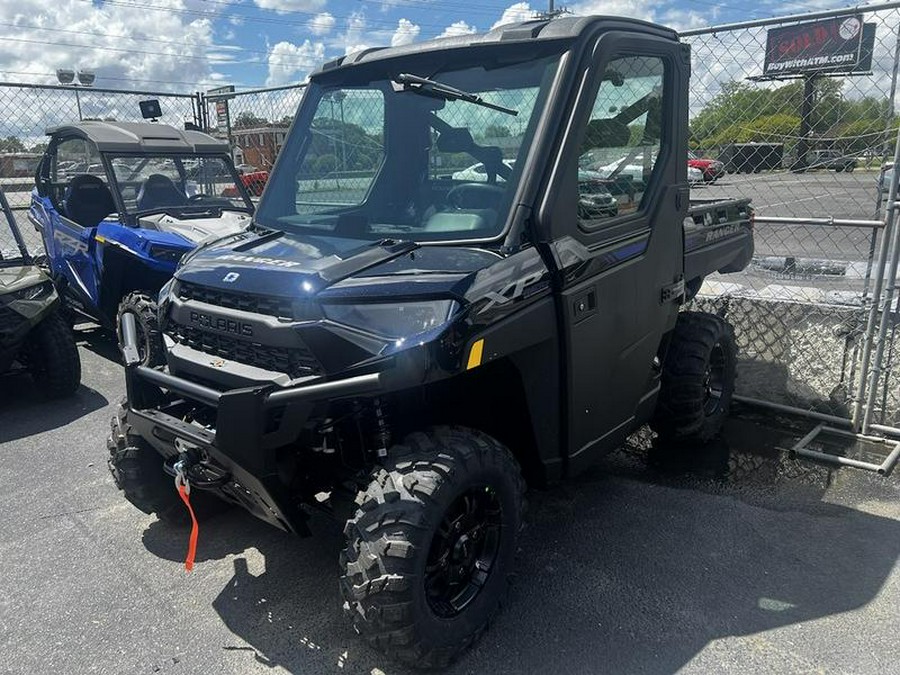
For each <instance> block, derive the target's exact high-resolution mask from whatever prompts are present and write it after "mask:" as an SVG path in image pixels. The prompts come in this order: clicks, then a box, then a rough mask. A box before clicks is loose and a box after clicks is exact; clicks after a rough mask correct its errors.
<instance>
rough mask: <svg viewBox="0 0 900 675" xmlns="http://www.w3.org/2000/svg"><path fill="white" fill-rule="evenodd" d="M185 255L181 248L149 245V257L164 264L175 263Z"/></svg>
mask: <svg viewBox="0 0 900 675" xmlns="http://www.w3.org/2000/svg"><path fill="white" fill-rule="evenodd" d="M185 253H187V251H186V250H184V249H183V248H174V247H172V246H162V245H160V244H151V245H150V257H151V258H156V259H157V260H164V261H165V262H173V263H177V262H178V261H179V260H181V256H183V255H184V254H185Z"/></svg>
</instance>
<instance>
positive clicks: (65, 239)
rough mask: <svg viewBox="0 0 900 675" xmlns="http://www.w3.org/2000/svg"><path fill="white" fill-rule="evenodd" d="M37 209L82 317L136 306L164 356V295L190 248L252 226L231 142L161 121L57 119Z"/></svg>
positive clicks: (152, 354)
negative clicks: (160, 309)
mask: <svg viewBox="0 0 900 675" xmlns="http://www.w3.org/2000/svg"><path fill="white" fill-rule="evenodd" d="M47 134H48V135H49V137H50V141H49V143H48V146H47V150H46V152H45V153H44V156H43V158H42V159H41V162H40V164H39V165H38V168H37V172H36V175H35V187H34V189H33V191H32V198H31V208H30V212H29V217H30V219H31V221H32V223H33V224H34V226H35V227H36V228H37V230H38V231H39V232H40V233H41V236H42V238H43V242H44V248H45V249H46V252H47V258H48V265H49V268H50V269H49V272H50V276H51V278H52V279H53V281H54V283H55V285H56V287H57V289H58V291H59V293H60V295H61V296H62V298H63V300H64V304H65V307H66V310H67V312H68V313H69V315H70V317H71V319H72V320H73V321H78V320H80V319H87V320H90V321H93V322H96V323H98V324H100V325H101V326H103V327H105V328H108V329H113V328H114V327H116V326H118V325H119V324H120V322H119V321H118V317H119V316H120V315H121V314H122V313H123V312H132V313H133V314H135V315H136V318H137V325H138V329H139V332H140V333H141V339H140V346H141V356H142V359H143V360H144V362H145V363H156V362H159V361H161V360H162V358H163V357H162V353H161V349H162V340H161V339H160V334H159V328H158V325H157V320H156V311H155V300H156V296H157V294H158V292H159V289H160V288H161V287H162V285H163V284H164V283H165V282H166V281H168V280H169V279H170V278H171V276H172V275H173V273H174V272H175V268H176V266H177V265H178V263H179V261H180V260H181V258H182V256H184V254H185V253H187V252H188V251H191V250H192V249H194V248H195V247H197V246H200V245H202V244H204V243H205V242H208V241H213V240H217V239H219V238H221V237H225V236H229V235H238V234H240V233H242V232H243V231H244V230H246V229H247V228H248V227H249V226H250V217H251V215H252V213H253V202H251V200H250V196H249V194H248V193H247V190H246V188H245V186H244V184H243V183H242V181H241V180H240V177H239V175H238V173H237V171H236V170H235V167H234V164H233V162H232V160H231V155H230V152H229V146H228V143H227V142H225V141H221V140H218V139H216V138H213V137H212V136H209V135H207V134H204V133H201V132H198V131H186V130H181V129H177V128H175V127H172V126H168V125H164V124H155V123H149V122H148V123H126V122H100V121H85V122H80V123H78V124H72V125H67V126H62V127H58V128H55V129H51V130H49V131H48V132H47Z"/></svg>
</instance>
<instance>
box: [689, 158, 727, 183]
mask: <svg viewBox="0 0 900 675" xmlns="http://www.w3.org/2000/svg"><path fill="white" fill-rule="evenodd" d="M688 166H689V167H691V168H692V169H698V170H699V171H700V173H701V180H702V181H705V182H707V183H715V182H716V181H717V180H719V179H720V178H721V177H722V176H724V175H725V165H724V164H723V163H722V162H720V161H719V160H717V159H706V158H704V157H699V156H698V155H696V154H695V153H693V152H688ZM688 178H689V179H690V176H689V177H688ZM691 182H692V183H693V182H695V181H693V180H692V181H691ZM697 182H699V181H697Z"/></svg>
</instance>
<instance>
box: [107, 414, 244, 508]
mask: <svg viewBox="0 0 900 675" xmlns="http://www.w3.org/2000/svg"><path fill="white" fill-rule="evenodd" d="M106 449H107V450H108V451H109V459H108V460H107V463H108V465H109V471H110V473H111V474H112V476H113V480H114V481H115V483H116V487H118V488H119V489H120V490H121V491H122V492H123V493H124V495H125V499H127V500H128V501H129V502H131V504H132V505H133V506H135V507H137V508H138V509H139V510H141V511H143V512H144V513H146V514H147V515H152V514H156V517H157V518H159V519H160V520H161V521H163V522H165V523H169V524H171V525H179V526H182V525H188V524H190V522H191V519H190V515H189V514H188V510H187V508H186V507H185V505H184V502H182V501H181V497H179V496H178V492H177V491H176V489H175V481H174V480H173V479H172V478H171V477H170V476H169V475H168V474H167V473H166V472H165V471H163V468H162V465H163V458H162V456H160V455H159V453H157V452H156V450H154V449H153V448H152V447H151V446H150V444H149V443H147V442H146V441H145V440H144V439H143V438H141V437H140V436H138V435H136V434H133V433H131V425H130V424H128V421H127V420H126V409H125V403H124V401H123V402H122V403H121V404H120V405H119V408H118V410H117V411H116V414H115V415H113V417H112V419H111V420H110V434H109V437H108V438H107V440H106ZM191 507H192V508H193V509H194V514H195V515H196V516H197V520H205V519H207V518H210V517H212V516H213V515H215V514H217V513H219V512H220V511H223V510H225V509H227V508H228V504H227V503H226V502H224V501H222V500H221V499H219V498H217V497H215V496H214V495H212V494H210V493H209V492H204V491H202V490H191Z"/></svg>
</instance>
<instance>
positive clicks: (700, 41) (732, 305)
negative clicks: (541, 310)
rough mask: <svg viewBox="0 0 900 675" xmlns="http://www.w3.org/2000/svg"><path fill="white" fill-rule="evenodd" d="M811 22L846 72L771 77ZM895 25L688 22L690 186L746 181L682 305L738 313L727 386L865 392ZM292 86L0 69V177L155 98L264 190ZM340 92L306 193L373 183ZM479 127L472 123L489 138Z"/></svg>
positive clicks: (324, 194)
mask: <svg viewBox="0 0 900 675" xmlns="http://www.w3.org/2000/svg"><path fill="white" fill-rule="evenodd" d="M811 20H828V21H832V22H833V23H834V25H835V26H837V30H840V31H844V32H846V33H850V32H852V30H850V29H853V28H854V27H856V28H858V29H859V30H860V31H861V41H860V42H861V44H862V45H863V48H864V50H867V53H862V51H861V52H860V53H859V54H857V59H858V61H859V62H860V64H861V65H860V66H859V67H858V68H857V69H856V71H857V72H846V73H837V72H825V71H811V70H809V69H808V68H807V69H806V70H802V71H801V70H797V72H794V73H792V72H790V66H789V67H788V68H787V70H785V69H782V70H780V71H778V72H777V73H776V74H775V75H772V73H771V72H770V73H769V74H768V75H766V73H765V72H764V70H765V64H766V60H767V37H768V35H769V32H770V31H777V30H779V29H782V28H789V27H791V26H796V25H798V24H804V23H806V22H808V21H811ZM845 24H846V25H845ZM857 24H858V25H857ZM898 30H900V3H897V2H895V3H889V4H884V5H877V6H867V7H864V8H853V9H846V10H835V11H829V12H820V13H818V14H807V15H804V16H802V17H799V16H798V17H788V18H780V19H770V20H761V21H754V22H746V23H742V24H733V25H729V26H718V27H713V28H707V29H700V30H692V31H686V32H684V33H683V34H682V39H683V40H684V41H685V42H687V43H689V44H690V46H691V54H692V77H691V83H690V120H691V122H690V124H691V129H690V131H691V136H690V149H691V152H692V157H691V159H690V161H689V164H691V165H693V166H694V168H695V169H697V171H695V172H693V174H692V176H693V178H692V180H693V182H694V185H693V188H692V197H693V198H694V199H696V200H704V199H722V198H741V197H749V198H751V199H752V200H753V204H754V206H755V209H756V215H757V220H756V255H755V257H754V259H753V262H752V264H751V265H750V267H749V268H748V269H747V270H745V271H744V272H742V273H740V274H731V275H727V276H714V277H712V278H710V279H708V280H707V282H706V283H705V284H704V286H703V287H702V289H701V292H700V294H699V296H698V297H697V299H696V300H694V303H693V304H694V305H695V306H699V307H701V308H703V309H707V310H710V311H715V312H718V313H719V314H722V315H724V316H726V317H727V318H728V319H729V320H730V321H731V322H732V323H733V324H734V326H735V330H736V334H737V339H738V343H739V347H740V365H739V375H740V377H739V381H738V393H739V394H740V395H742V396H744V397H746V398H752V399H760V400H764V401H769V402H774V403H778V404H783V405H787V406H790V407H792V408H795V409H798V410H803V411H816V412H819V413H825V414H828V415H832V416H837V417H840V418H843V419H849V417H850V416H851V415H852V409H853V405H854V403H855V401H856V399H857V398H858V397H859V396H861V395H862V394H863V393H864V387H861V386H860V377H861V376H860V372H861V370H863V369H862V368H861V363H862V361H863V359H862V357H861V354H862V352H863V347H864V345H865V344H866V340H867V339H869V338H870V336H869V333H871V332H872V330H871V328H869V329H867V321H868V320H869V316H870V312H871V310H872V306H873V303H876V302H879V301H880V298H879V297H877V294H876V293H875V291H876V290H878V289H877V287H878V286H879V283H877V282H878V279H877V276H878V271H879V265H878V264H877V261H878V258H879V251H880V248H881V246H882V232H884V231H885V227H884V222H885V220H886V218H885V214H886V203H887V200H886V197H887V186H888V185H889V184H890V180H891V176H892V175H893V174H892V172H891V171H890V170H889V171H888V172H887V173H885V171H884V169H885V168H886V164H887V163H888V162H889V160H890V159H891V158H892V157H893V154H894V144H895V140H896V136H897V134H898V126H900V125H898V122H900V120H898V116H897V113H896V110H895V103H894V101H895V93H896V83H897V57H898V44H900V43H898ZM785 35H786V36H787V37H784V36H785ZM811 35H813V37H815V33H811ZM789 38H790V32H787V33H784V34H783V35H782V39H781V42H780V44H781V45H782V49H783V51H785V52H786V53H788V54H790V52H791V50H796V49H800V50H801V51H802V50H803V49H806V52H805V54H806V56H808V50H809V44H806V45H805V46H804V45H803V44H801V43H800V42H798V41H797V38H796V32H795V34H794V39H789ZM776 44H779V43H778V41H776ZM769 56H770V60H771V57H772V56H773V55H772V54H771V53H770V54H769ZM795 61H796V60H795ZM794 66H796V62H795V64H794ZM303 92H304V87H303V85H294V86H288V87H281V88H268V89H257V90H251V91H244V92H233V91H230V92H229V91H220V92H218V93H209V94H206V95H203V94H171V93H154V92H125V91H115V90H107V89H97V88H82V87H78V88H75V87H61V86H28V85H21V84H12V83H6V84H4V83H0V111H2V114H0V143H2V147H0V183H2V185H3V187H4V189H5V191H6V194H7V195H8V197H9V200H10V202H11V204H12V206H13V208H19V209H22V208H24V207H25V206H26V205H27V203H28V190H30V187H31V182H32V179H31V176H32V175H33V170H34V163H35V162H36V161H37V158H38V157H39V154H40V152H41V151H42V150H43V145H42V144H43V143H44V141H45V136H44V132H45V130H46V129H47V128H49V127H53V126H57V125H60V124H65V123H69V122H72V121H73V120H77V119H79V118H84V119H88V118H91V119H115V120H140V119H141V113H140V109H139V106H138V103H139V102H140V101H141V100H145V99H148V98H157V99H159V100H160V102H161V105H162V111H163V117H162V118H161V120H160V121H162V122H165V123H169V124H173V125H175V126H182V125H183V124H184V122H185V121H191V122H195V123H197V124H198V125H199V126H201V127H202V128H204V129H207V130H209V131H210V132H211V133H213V134H214V135H217V136H219V137H221V138H227V139H228V140H229V141H230V143H231V145H232V149H233V156H234V160H235V164H236V165H238V167H239V169H240V171H241V172H242V173H243V175H244V183H245V185H247V187H248V188H249V189H250V191H251V193H252V194H253V195H254V196H259V195H260V194H261V193H262V190H263V188H264V186H265V183H266V181H267V179H268V172H269V171H270V170H271V168H272V166H273V164H274V162H275V159H276V157H277V155H278V153H279V151H280V149H281V147H282V145H283V143H284V142H285V139H286V136H287V133H288V130H289V127H290V124H291V121H292V119H293V117H294V114H295V112H296V110H297V107H298V105H299V103H300V100H301V98H302V96H303ZM341 94H342V95H341ZM348 96H350V97H351V98H352V96H353V94H352V92H346V93H344V92H340V93H339V95H336V96H335V97H334V98H333V99H331V100H329V101H328V102H327V104H326V105H325V106H324V107H322V108H321V109H320V111H319V115H320V116H321V117H322V119H321V120H319V121H318V123H317V124H318V126H319V131H320V132H321V134H320V136H321V137H320V138H319V141H320V142H319V143H318V145H317V146H316V152H315V153H314V154H315V156H314V157H312V159H311V160H310V162H308V166H304V169H303V170H304V172H305V173H304V175H303V177H302V180H303V181H305V183H304V184H305V185H306V184H307V183H308V185H306V187H308V188H309V189H308V190H307V192H308V193H309V194H310V195H314V194H317V195H318V196H319V197H321V198H322V199H331V198H333V197H334V195H335V194H337V193H338V192H345V191H347V190H352V189H354V185H356V183H359V182H360V181H363V182H367V180H368V178H367V177H366V176H368V174H369V173H371V168H372V167H371V166H370V164H371V163H372V161H373V160H372V156H371V155H372V153H371V152H370V151H371V149H372V147H374V146H375V145H378V143H380V142H381V141H380V140H379V139H378V137H377V133H376V132H375V131H373V130H371V129H367V128H364V127H362V126H360V125H359V124H358V120H357V119H356V118H355V117H354V116H355V115H356V114H357V113H356V108H357V107H359V106H360V105H362V102H360V101H355V100H351V99H350V98H347V97H348ZM447 121H448V122H449V123H451V124H453V120H450V119H448V120H447ZM489 126H490V125H488V124H486V123H485V124H483V125H481V127H479V128H481V130H482V132H483V133H482V135H484V136H485V138H487V136H488V135H489V132H488V127H489ZM493 132H494V135H495V136H497V138H494V139H493V140H490V139H488V140H490V142H491V144H492V145H498V146H502V144H503V142H504V139H506V141H507V142H510V143H512V142H513V141H514V140H515V138H516V137H517V132H516V130H510V129H501V128H500V126H499V125H497V129H493ZM501 132H502V133H501ZM512 156H514V153H512V152H506V151H504V157H506V158H511V157H512ZM464 159H465V158H464V157H462V156H455V155H453V153H445V152H441V150H440V148H439V147H436V148H435V150H434V152H433V153H432V157H431V159H430V161H431V163H432V169H433V171H434V172H435V175H439V176H445V177H455V176H454V175H455V174H456V175H459V176H462V177H464V176H466V175H467V174H466V172H477V171H478V166H477V165H474V166H470V165H469V164H468V163H465V162H464ZM312 160H315V161H312ZM482 170H483V168H482ZM364 174H365V175H364ZM354 181H355V182H354ZM312 198H313V197H311V199H312ZM20 213H21V212H20ZM22 216H24V214H22ZM22 222H24V220H23V218H20V225H21V223H22ZM28 229H30V228H23V231H24V230H28ZM885 253H887V252H885ZM895 254H896V252H894V253H892V255H895ZM890 257H891V256H888V255H885V258H890ZM897 309H898V308H897V307H896V306H893V305H892V306H882V305H881V304H879V305H878V308H877V312H880V314H877V315H876V316H878V317H880V316H881V315H884V316H885V317H886V320H887V323H888V326H889V329H888V331H887V339H886V341H885V344H884V345H882V346H883V347H884V361H883V362H882V367H881V368H880V369H879V370H878V371H877V372H876V375H875V380H873V382H874V383H875V384H876V385H877V388H878V392H877V396H875V398H874V401H875V406H876V409H875V420H876V421H878V422H880V423H881V424H889V425H896V424H897V423H898V422H900V396H898V382H897V375H896V372H895V371H896V357H895V354H894V352H895V349H894V336H895V334H896V332H897V324H898V320H897V316H898V314H897ZM868 323H869V325H870V326H871V325H873V324H872V322H871V321H868ZM875 323H876V324H877V321H876V322H875ZM869 342H870V344H871V340H869Z"/></svg>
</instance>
